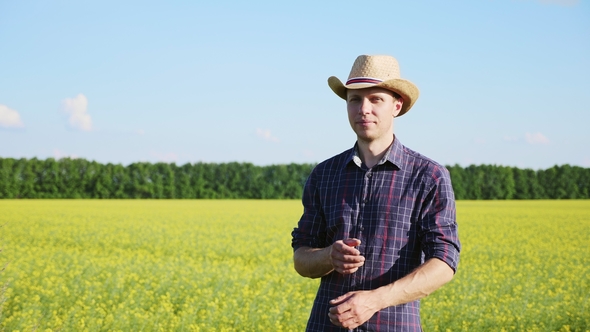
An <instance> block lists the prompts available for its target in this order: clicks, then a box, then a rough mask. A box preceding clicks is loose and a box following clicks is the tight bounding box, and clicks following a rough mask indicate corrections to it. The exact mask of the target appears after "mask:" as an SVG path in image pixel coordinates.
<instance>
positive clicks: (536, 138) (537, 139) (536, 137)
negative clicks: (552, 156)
mask: <svg viewBox="0 0 590 332" xmlns="http://www.w3.org/2000/svg"><path fill="white" fill-rule="evenodd" d="M525 139H526V141H527V143H529V144H548V143H549V139H548V138H547V137H545V136H544V135H543V134H541V133H534V134H531V133H526V134H525Z"/></svg>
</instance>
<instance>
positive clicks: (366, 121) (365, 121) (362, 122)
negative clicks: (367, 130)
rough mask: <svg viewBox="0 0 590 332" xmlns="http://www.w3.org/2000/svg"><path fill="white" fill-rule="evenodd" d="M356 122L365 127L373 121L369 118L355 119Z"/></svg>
mask: <svg viewBox="0 0 590 332" xmlns="http://www.w3.org/2000/svg"><path fill="white" fill-rule="evenodd" d="M356 123H357V124H358V125H360V126H363V127H366V126H369V125H371V124H373V123H375V122H374V121H369V120H360V121H357V122H356Z"/></svg>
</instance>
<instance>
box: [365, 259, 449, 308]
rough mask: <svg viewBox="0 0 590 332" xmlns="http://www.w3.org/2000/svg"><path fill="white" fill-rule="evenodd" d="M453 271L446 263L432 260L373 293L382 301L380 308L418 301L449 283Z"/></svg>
mask: <svg viewBox="0 0 590 332" xmlns="http://www.w3.org/2000/svg"><path fill="white" fill-rule="evenodd" d="M453 276H454V271H453V269H451V267H449V265H447V263H445V262H443V261H442V260H439V259H437V258H432V259H429V260H428V261H426V262H425V263H424V264H422V265H420V266H419V267H418V268H417V269H416V270H414V271H413V272H411V273H410V274H408V275H407V276H405V277H403V278H401V279H399V280H397V281H395V282H394V283H392V284H389V285H386V286H383V287H380V288H378V289H376V290H375V291H376V292H378V293H379V296H378V298H381V299H382V301H383V302H382V304H381V308H382V309H383V308H387V307H391V306H396V305H400V304H404V303H408V302H412V301H416V300H419V299H421V298H423V297H426V296H428V295H430V294H431V293H432V292H434V291H435V290H437V289H439V288H440V287H442V286H443V285H444V284H446V283H447V282H449V281H451V279H453Z"/></svg>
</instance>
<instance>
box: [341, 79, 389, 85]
mask: <svg viewBox="0 0 590 332" xmlns="http://www.w3.org/2000/svg"><path fill="white" fill-rule="evenodd" d="M381 82H383V80H380V79H378V78H373V77H353V78H351V79H349V80H348V81H346V85H351V84H367V83H368V84H379V83H381Z"/></svg>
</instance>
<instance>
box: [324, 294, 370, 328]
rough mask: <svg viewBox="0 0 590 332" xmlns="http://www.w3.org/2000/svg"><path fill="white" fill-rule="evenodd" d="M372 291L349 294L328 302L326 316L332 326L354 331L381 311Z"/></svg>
mask: <svg viewBox="0 0 590 332" xmlns="http://www.w3.org/2000/svg"><path fill="white" fill-rule="evenodd" d="M378 302H379V297H377V296H376V294H375V293H374V291H356V292H349V293H346V294H344V295H342V296H339V297H337V298H335V299H333V300H331V301H330V304H331V305H332V307H331V308H330V312H329V314H328V316H329V317H330V321H331V322H332V324H334V325H336V326H340V327H344V328H347V329H354V328H356V327H358V326H360V325H361V324H363V323H364V322H366V321H368V320H369V319H370V318H371V317H373V315H374V314H375V313H376V312H377V311H379V310H381V309H382V308H380V307H379V303H378Z"/></svg>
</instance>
